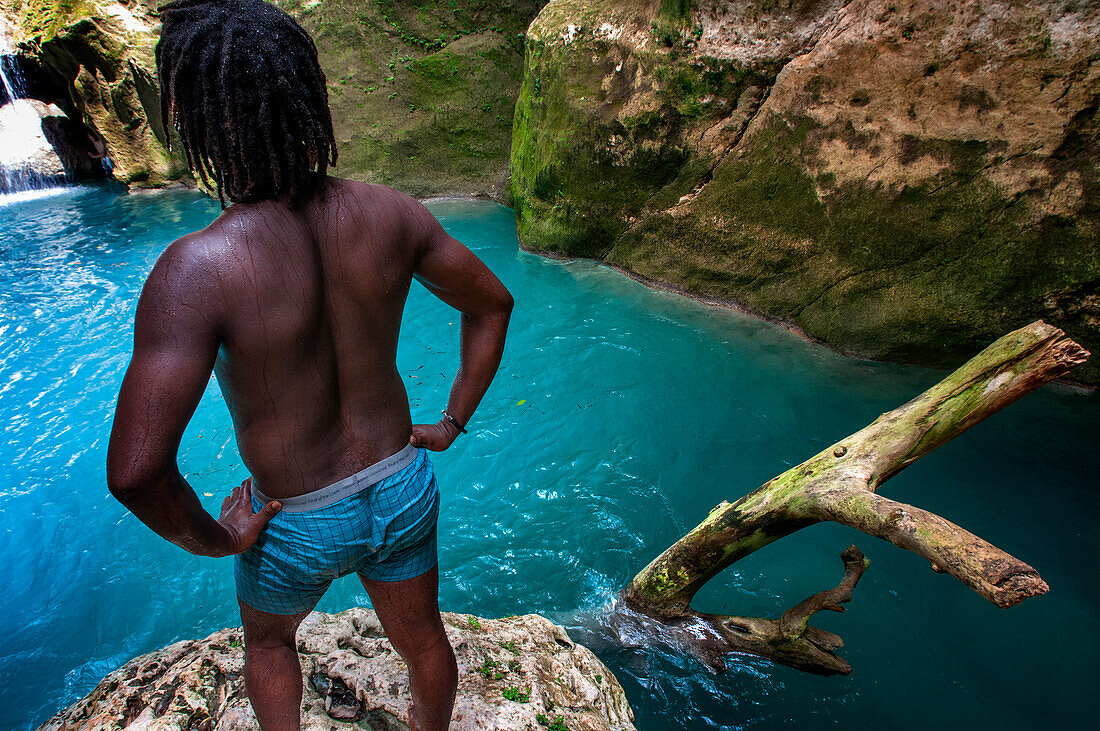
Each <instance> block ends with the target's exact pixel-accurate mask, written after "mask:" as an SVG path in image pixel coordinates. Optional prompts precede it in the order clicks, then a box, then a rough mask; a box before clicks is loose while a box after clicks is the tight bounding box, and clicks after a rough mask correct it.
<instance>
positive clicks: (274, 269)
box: [107, 178, 512, 729]
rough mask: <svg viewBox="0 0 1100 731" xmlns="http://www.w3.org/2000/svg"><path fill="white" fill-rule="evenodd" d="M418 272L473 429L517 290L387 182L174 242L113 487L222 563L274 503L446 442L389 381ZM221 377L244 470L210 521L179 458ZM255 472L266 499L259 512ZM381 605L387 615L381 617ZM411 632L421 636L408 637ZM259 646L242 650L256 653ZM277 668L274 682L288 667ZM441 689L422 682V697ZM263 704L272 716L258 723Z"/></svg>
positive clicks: (131, 378) (431, 723) (115, 456)
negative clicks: (443, 321) (455, 349)
mask: <svg viewBox="0 0 1100 731" xmlns="http://www.w3.org/2000/svg"><path fill="white" fill-rule="evenodd" d="M413 278H416V279H417V280H419V281H420V282H421V283H422V284H424V285H425V286H426V287H427V288H428V289H429V290H430V291H431V292H432V293H433V294H435V295H436V296H437V297H439V298H440V299H442V300H443V301H444V302H446V303H448V304H449V305H451V306H452V307H454V308H455V309H457V310H459V311H460V312H461V313H462V314H461V367H460V369H459V372H458V374H457V375H456V377H455V381H454V385H453V386H452V389H451V393H450V398H449V400H448V403H447V404H446V408H447V411H448V412H449V413H450V414H451V415H452V416H454V418H455V419H457V420H458V421H459V422H461V423H466V422H468V421H469V419H470V417H471V416H472V415H473V413H474V409H475V408H476V407H477V405H478V403H479V402H480V400H481V398H482V396H483V395H484V394H485V390H486V389H487V388H488V386H489V383H490V382H491V381H492V378H493V376H494V374H495V373H496V369H497V366H498V365H499V363H500V358H501V354H502V352H503V348H504V336H505V331H506V330H507V326H508V319H509V314H510V312H511V308H512V298H511V296H510V295H509V293H508V291H507V289H505V287H504V285H502V284H501V282H500V281H499V280H498V279H497V278H496V277H495V276H494V275H493V274H492V272H490V271H489V269H488V268H487V267H486V266H485V265H484V264H483V263H482V262H481V261H480V260H479V259H478V258H477V257H476V256H475V255H474V254H473V253H472V252H470V251H469V249H467V248H466V247H464V246H463V245H462V244H460V243H459V242H458V241H456V240H455V239H453V238H452V237H450V236H449V235H448V234H447V233H446V232H444V231H443V228H442V227H441V226H440V225H439V222H438V221H436V219H435V218H434V217H433V216H432V215H431V213H429V212H428V211H427V209H425V208H424V207H423V206H422V205H421V204H420V203H419V202H417V201H416V200H414V199H412V198H410V197H408V196H406V195H404V194H402V193H399V192H397V191H395V190H392V189H390V188H387V187H385V186H380V185H367V184H363V183H358V182H353V181H347V180H340V179H336V178H329V179H328V180H327V182H326V184H325V186H324V188H323V190H321V191H319V192H318V193H317V194H316V195H315V196H314V197H313V198H312V199H311V200H310V202H308V203H307V204H306V205H305V206H303V207H302V208H301V209H298V210H293V209H291V208H290V207H289V206H287V205H286V204H285V203H283V202H280V201H274V200H273V201H264V202H260V203H250V204H236V205H233V206H231V207H230V208H228V209H227V210H226V211H224V212H223V213H222V215H221V216H219V217H218V219H217V220H215V221H214V222H213V223H212V224H210V225H209V226H207V227H206V228H204V229H202V230H201V231H198V232H195V233H193V234H189V235H187V236H184V237H183V238H181V239H179V240H178V241H176V242H174V243H173V244H171V245H170V246H169V247H168V248H167V249H166V250H165V251H164V253H163V254H162V255H161V257H160V258H159V259H158V261H157V263H156V265H155V266H154V267H153V270H152V272H151V273H150V275H149V278H148V280H147V281H146V284H145V288H144V290H143V292H142V295H141V299H140V300H139V302H138V307H137V313H136V315H135V327H134V354H133V358H132V360H131V362H130V366H129V368H128V369H127V372H126V376H125V378H124V379H123V383H122V388H121V391H120V393H119V398H118V405H117V407H116V412H115V420H114V426H113V429H112V432H111V441H110V446H109V449H108V457H107V481H108V487H109V488H110V490H111V493H112V494H113V495H114V496H115V497H116V498H118V499H119V500H120V501H121V502H122V503H123V504H124V505H125V506H126V507H127V508H129V509H130V510H131V511H132V512H133V513H134V514H135V515H136V516H137V517H138V518H139V519H140V520H141V521H142V522H144V523H145V524H146V525H148V526H149V527H150V528H152V529H153V530H154V531H156V532H157V533H158V534H160V535H161V536H163V537H164V538H166V539H168V540H170V541H172V542H174V543H176V544H177V545H179V546H182V547H183V548H185V549H187V550H188V551H191V552H192V553H196V554H201V555H208V556H224V555H229V554H235V553H241V552H243V551H245V550H247V549H248V547H249V546H251V545H252V544H253V543H254V542H255V541H256V538H257V537H258V536H259V534H260V531H262V530H263V527H264V525H266V523H267V521H268V520H270V518H271V517H272V516H273V515H274V514H275V513H276V512H277V511H278V509H279V507H280V506H279V503H278V498H286V497H290V496H295V495H301V494H304V493H307V492H310V491H313V490H316V489H318V488H320V487H323V486H325V485H328V484H331V483H333V482H335V481H337V480H339V479H341V478H343V477H346V476H348V475H351V474H354V473H356V472H358V471H359V470H361V469H363V468H365V467H367V466H369V465H371V464H373V463H374V462H377V461H378V460H380V459H383V458H385V457H388V456H390V455H392V454H394V453H396V452H397V451H399V450H400V449H401V448H402V446H404V445H405V444H406V443H412V444H414V445H417V446H423V447H426V448H428V449H433V450H437V451H438V450H442V449H446V448H447V447H449V446H450V445H451V443H452V442H453V441H454V439H455V437H456V436H458V430H457V429H456V428H455V427H454V426H453V425H452V424H451V423H450V422H449V421H446V420H440V421H439V422H438V423H436V424H416V425H414V424H412V420H411V418H410V414H409V406H408V399H407V396H406V393H405V388H404V385H403V383H402V380H401V376H400V374H399V373H398V371H397V366H396V352H397V340H398V331H399V328H400V324H401V314H402V310H403V309H404V305H405V298H406V296H407V294H408V291H409V287H410V285H411V282H412V279H413ZM212 372H213V373H214V374H215V375H216V376H217V379H218V383H219V385H220V386H221V390H222V393H223V395H224V397H225V402H226V404H227V405H228V407H229V411H230V414H231V416H232V419H233V425H234V429H235V431H236V437H237V445H238V447H239V449H240V454H241V458H242V460H243V462H244V464H245V466H246V467H247V468H248V470H249V472H250V473H251V474H252V478H250V479H249V480H246V481H245V482H244V483H242V484H241V485H240V486H239V487H236V488H234V489H233V491H232V492H231V494H230V496H229V497H227V498H226V499H225V501H224V503H223V505H222V514H221V517H220V518H219V519H218V520H215V519H214V518H213V517H212V516H210V515H209V514H208V513H207V512H206V511H205V510H204V509H203V507H202V505H201V504H200V502H199V500H198V498H197V497H196V495H195V493H194V491H193V490H192V489H191V487H190V485H188V484H187V482H186V481H185V480H184V479H183V477H182V475H181V474H180V472H179V469H178V467H177V463H176V455H177V451H178V449H179V444H180V440H181V438H182V436H183V432H184V429H185V428H186V426H187V423H188V421H189V420H190V418H191V415H192V414H193V413H194V410H195V408H196V406H197V405H198V402H199V399H200V398H201V397H202V394H203V392H204V390H205V388H206V385H207V382H208V381H209V379H210V376H211V373H212ZM441 406H442V405H441ZM251 480H255V482H256V484H257V485H258V486H260V488H261V489H262V490H263V492H264V493H265V494H266V495H268V496H270V497H272V498H274V500H273V501H272V502H271V503H269V504H268V505H267V506H266V507H265V508H264V509H262V510H261V511H260V512H259V513H256V514H253V512H252V506H251V501H250V491H251V484H250V482H251ZM410 581H416V580H415V579H414V580H410ZM399 583H404V582H399ZM433 586H434V584H433ZM368 588H369V587H368ZM371 593H372V596H373V595H374V594H375V593H379V594H380V596H381V595H382V594H386V595H388V594H389V593H390V592H381V591H378V592H373V591H372V592H371ZM400 593H401V592H397V594H400ZM420 593H421V594H423V595H424V596H425V597H428V595H429V594H430V593H432V592H420ZM383 601H385V599H383ZM427 601H428V599H427V598H425V599H424V600H423V601H422V602H421V603H424V602H427ZM431 601H432V602H433V610H432V611H426V612H423V613H424V614H425V616H429V617H430V616H431V615H432V614H433V612H434V616H435V617H436V619H435V620H434V621H433V622H427V621H426V624H425V630H424V632H425V633H427V634H426V635H425V639H424V640H423V642H425V643H428V644H430V645H431V644H432V643H433V642H434V643H435V644H434V645H432V646H435V645H438V642H437V640H438V634H439V632H441V631H442V627H441V625H440V626H438V627H436V626H435V625H437V624H438V611H437V610H434V596H433V597H432V598H431ZM376 609H378V610H379V615H380V616H381V615H383V614H384V613H386V611H387V610H388V609H389V608H388V607H387V608H385V609H383V608H382V607H378V606H376ZM242 616H243V617H244V619H245V630H246V636H247V635H249V629H250V627H249V625H250V624H251V625H252V630H253V631H252V634H253V635H255V636H263V637H265V638H271V637H273V638H275V640H276V641H275V642H274V644H276V645H278V644H279V642H286V641H288V642H290V643H291V644H290V647H293V634H294V630H295V629H296V628H297V624H298V622H299V621H300V620H301V616H297V617H285V618H284V617H281V616H280V615H268V614H266V613H263V612H258V611H257V610H254V609H250V608H247V607H242ZM403 631H404V632H405V633H406V634H408V633H409V632H411V634H412V635H414V636H415V635H416V630H415V628H414V629H412V630H410V629H409V628H407V627H406V628H403ZM429 635H430V636H429ZM433 637H434V639H433ZM443 640H444V642H443V644H445V645H446V642H445V640H446V637H445V635H443ZM265 642H266V640H265ZM267 644H270V642H267ZM417 644H422V643H417ZM263 649H264V648H261V647H260V646H259V645H257V646H256V647H255V648H249V658H250V661H251V660H252V659H253V657H254V656H257V657H258V656H259V655H262V652H261V651H262V650H263ZM283 649H284V650H285V649H286V648H285V645H284V648H283ZM449 652H450V647H449V645H447V647H446V652H445V653H441V651H435V655H436V656H437V657H434V659H432V660H431V662H432V663H434V664H435V665H438V666H439V667H438V668H435V670H438V673H435V672H434V671H433V670H431V669H429V670H428V671H424V672H423V673H421V674H422V675H425V677H428V676H433V677H434V675H433V673H434V674H435V675H438V674H440V673H441V674H442V675H443V676H447V678H449V677H450V675H452V674H453V673H451V672H450V671H449V670H447V668H445V667H443V665H447V664H448V663H450V665H453V662H454V661H453V655H449ZM284 654H285V653H284ZM448 655H449V660H448V657H447V656H448ZM283 659H284V660H286V658H283ZM288 662H289V661H288ZM296 662H297V661H296V654H295V659H294V663H293V664H294V665H295V666H296ZM256 663H260V664H261V665H262V664H263V661H262V658H261V659H259V660H257V661H256ZM256 663H251V664H253V665H254V666H256ZM441 663H442V664H441ZM275 665H279V663H275ZM285 665H286V662H283V663H282V665H280V666H279V667H280V668H281V669H279V670H278V671H277V672H279V673H286V672H289V671H290V668H288V667H283V666H285ZM433 667H434V666H433ZM410 668H411V669H412V670H413V671H414V672H413V680H414V683H413V684H414V687H413V696H414V699H415V698H417V697H418V695H421V696H424V698H423V699H422V700H423V703H424V704H425V710H424V712H425V713H429V712H432V713H434V714H435V715H437V716H438V715H439V714H438V713H436V712H435V711H432V709H429V708H427V706H428V705H433V704H436V705H437V703H436V700H440V702H442V699H434V698H432V697H428V696H430V695H432V693H431V692H428V691H427V690H426V691H424V693H418V692H417V687H416V686H417V685H418V683H417V682H416V676H417V673H416V668H415V667H413V666H410ZM253 669H255V667H254V668H253ZM246 675H247V673H246ZM250 677H251V676H250ZM447 678H444V681H446V680H447ZM437 680H438V678H436V679H435V680H432V681H431V682H429V681H427V680H425V681H424V682H422V683H419V685H423V686H424V688H428V689H429V690H430V688H431V687H434V686H435V685H440V682H436V681H437ZM294 682H295V683H297V684H298V685H300V680H295V681H294ZM433 683H434V685H433ZM446 685H448V682H442V686H446ZM300 690H301V689H300V687H299V698H300ZM422 690H423V689H422ZM443 690H444V691H445V690H446V688H445V687H444V688H443ZM433 692H434V691H433ZM451 693H452V694H453V689H452V690H451ZM444 695H445V693H444ZM452 697H453V695H452ZM253 705H254V706H256V699H255V698H254V699H253ZM296 708H297V706H294V709H296ZM276 710H278V709H276ZM256 711H257V715H258V716H260V717H261V722H263V721H264V715H265V714H264V713H261V709H260V708H259V707H258V706H257V707H256ZM283 711H286V709H283ZM283 711H280V712H283ZM436 711H438V709H436ZM265 712H266V711H265ZM291 715H292V716H293V718H290V716H291ZM447 716H449V711H448V713H447ZM284 717H285V718H284ZM270 718H271V719H273V720H271V721H270V722H269V723H263V725H264V728H265V729H266V728H281V727H283V726H284V724H283V722H281V721H278V720H277V719H278V718H283V720H284V721H285V722H286V725H285V727H287V728H296V723H297V720H296V719H297V714H296V712H295V713H293V714H290V713H289V712H283V715H282V716H279V714H278V713H275V714H274V715H270ZM444 718H445V717H444ZM422 720H423V721H424V723H423V724H417V723H415V719H414V726H418V725H423V726H424V727H437V726H438V723H437V722H436V720H437V719H431V720H429V719H427V718H425V719H422ZM443 724H444V725H445V720H444V721H443ZM439 727H442V726H439Z"/></svg>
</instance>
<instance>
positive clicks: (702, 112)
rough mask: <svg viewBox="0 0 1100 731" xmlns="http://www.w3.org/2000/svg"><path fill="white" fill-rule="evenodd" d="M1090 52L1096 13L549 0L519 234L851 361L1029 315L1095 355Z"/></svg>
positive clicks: (1098, 76) (938, 360) (534, 36)
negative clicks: (786, 328)
mask: <svg viewBox="0 0 1100 731" xmlns="http://www.w3.org/2000/svg"><path fill="white" fill-rule="evenodd" d="M1098 57H1100V7H1098V6H1097V5H1096V4H1095V3H1081V2H1055V3H1049V2H1037V1H1036V2H1026V1H1018V2H958V3H952V4H944V3H939V2H933V1H931V0H927V1H925V0H912V1H910V2H897V1H896V0H895V1H894V2H889V1H888V0H882V1H879V0H850V1H847V2H846V1H844V0H804V1H801V2H799V1H797V0H794V1H786V2H784V1H782V0H780V1H778V2H759V1H757V2H718V1H716V0H698V1H697V2H687V1H686V0H683V1H679V2H677V1H676V0H664V1H663V2H659V1H657V0H654V1H652V2H644V1H633V2H627V1H623V0H620V1H615V2H612V1H611V0H604V1H603V2H581V1H580V0H554V2H551V3H550V4H549V5H547V6H546V8H544V10H543V11H542V13H541V14H540V15H539V17H538V18H537V19H536V20H535V22H534V23H533V24H532V26H531V28H530V31H529V34H528V46H527V62H526V63H527V67H526V71H525V76H524V84H523V88H522V92H521V96H520V100H519V102H518V104H517V112H516V125H515V130H514V140H513V149H512V167H513V194H514V204H515V207H516V209H517V215H518V217H519V230H520V234H521V238H522V239H523V241H524V243H525V245H527V246H529V247H531V248H534V249H542V250H549V251H553V252H558V253H562V254H567V255H579V256H588V257H593V258H598V259H603V260H605V261H607V262H609V263H613V264H616V265H619V266H622V267H624V268H626V269H628V270H630V271H633V272H636V273H638V274H640V275H642V276H643V277H646V278H649V279H652V280H655V281H658V282H664V283H669V284H672V285H676V286H679V287H683V288H685V289H687V290H689V291H691V292H693V293H696V294H700V295H704V296H708V297H714V298H720V299H724V300H730V301H733V302H735V303H737V304H739V305H741V306H743V307H745V308H747V309H749V310H750V311H753V312H755V313H757V314H761V315H764V316H766V317H770V318H773V319H777V320H780V321H783V322H786V323H789V324H791V325H793V326H794V327H796V328H798V329H801V330H802V331H803V332H805V333H806V334H808V335H809V336H810V337H813V338H817V339H820V340H823V341H825V342H827V343H829V344H831V345H833V346H835V347H837V348H839V349H841V350H843V351H846V352H849V353H852V354H857V355H863V356H869V357H875V358H884V359H890V360H903V361H910V362H914V361H915V362H923V363H930V364H942V365H946V364H949V363H952V362H955V361H957V360H958V359H959V358H960V357H963V356H964V355H965V354H967V353H968V352H972V351H973V349H974V348H976V347H978V346H980V345H981V344H982V343H984V342H988V341H989V340H992V339H994V338H995V337H997V336H999V335H1000V334H1003V333H1004V332H1005V331H1007V330H1010V329H1012V328H1014V327H1016V326H1018V325H1020V324H1022V323H1025V322H1027V321H1030V320H1032V319H1035V318H1037V317H1042V318H1045V319H1047V320H1049V321H1051V322H1053V323H1055V324H1057V325H1058V326H1059V327H1062V328H1064V329H1066V330H1067V332H1068V333H1069V334H1071V335H1072V336H1073V337H1075V338H1077V339H1078V340H1079V341H1080V342H1082V343H1083V344H1084V345H1085V346H1086V347H1089V348H1091V349H1093V350H1095V349H1096V348H1097V347H1098V346H1100V229H1098V226H1100V203H1098V200H1100V198H1098V193H1100V177H1098V173H1097V166H1098V159H1100V145H1098V142H1097V139H1098V136H1100V126H1098V122H1097V110H1098V107H1100V61H1098ZM1078 375H1079V376H1080V377H1082V378H1084V379H1085V380H1087V381H1091V382H1097V381H1100V366H1098V365H1096V364H1093V365H1090V366H1085V368H1084V369H1083V372H1082V373H1081V374H1078Z"/></svg>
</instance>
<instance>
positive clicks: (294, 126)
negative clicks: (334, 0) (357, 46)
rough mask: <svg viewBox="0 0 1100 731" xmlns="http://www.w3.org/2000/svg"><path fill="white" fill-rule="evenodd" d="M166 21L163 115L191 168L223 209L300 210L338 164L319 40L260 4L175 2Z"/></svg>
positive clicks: (243, 0)
mask: <svg viewBox="0 0 1100 731" xmlns="http://www.w3.org/2000/svg"><path fill="white" fill-rule="evenodd" d="M160 17H161V21H162V23H163V27H162V29H161V34H160V40H159V41H158V42H157V47H156V64H157V73H158V75H159V76H160V86H161V114H162V119H163V120H164V121H165V124H166V125H168V124H171V125H172V127H173V128H174V129H175V130H176V131H177V132H178V133H179V139H180V142H181V143H182V145H183V151H184V153H185V154H186V155H187V165H188V167H190V168H191V170H193V171H197V172H198V174H199V176H200V177H201V178H202V180H203V182H204V183H206V184H207V185H210V184H211V180H213V184H214V185H215V186H216V187H217V191H218V200H220V201H221V204H222V207H223V208H224V207H225V199H226V197H228V198H229V200H231V201H233V202H234V203H248V202H253V201H259V200H266V199H272V198H278V197H279V196H281V195H284V194H285V195H286V196H287V197H288V201H289V203H290V205H291V206H292V207H297V206H300V205H301V204H302V203H304V202H305V200H306V199H307V198H308V197H309V196H310V195H311V194H312V193H313V192H314V191H315V190H317V189H318V188H319V187H320V185H321V183H322V182H323V181H324V179H325V174H326V170H327V168H328V166H329V165H335V164H336V140H335V138H334V136H333V133H332V117H331V115H330V113H329V108H328V90H327V88H326V86H325V74H324V73H323V72H322V71H321V66H320V64H318V62H317V47H316V46H314V44H313V39H311V38H310V37H309V34H308V33H306V32H305V30H303V29H302V27H301V26H300V25H298V24H297V23H296V22H294V19H293V18H291V17H290V16H289V15H287V14H286V13H284V12H283V11H282V10H279V9H278V8H276V7H275V6H273V5H270V4H268V3H266V2H263V0H175V2H171V3H169V4H167V5H164V6H163V7H161V9H160ZM166 136H167V137H170V135H166Z"/></svg>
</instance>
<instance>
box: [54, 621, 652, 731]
mask: <svg viewBox="0 0 1100 731" xmlns="http://www.w3.org/2000/svg"><path fill="white" fill-rule="evenodd" d="M443 623H444V625H445V626H446V628H447V636H448V637H449V638H450V640H451V644H452V645H453V646H454V649H455V655H456V656H457V658H458V672H459V681H458V698H457V701H456V703H455V711H454V716H453V717H452V728H454V729H542V728H547V727H549V726H550V725H551V724H553V725H554V728H557V729H560V728H562V727H563V726H564V727H565V728H568V729H570V730H571V731H603V730H607V731H612V730H614V731H627V730H629V729H633V728H634V724H633V720H634V714H633V712H632V711H631V709H630V705H629V704H628V703H627V700H626V696H625V695H624V694H623V689H622V687H621V686H620V685H619V682H618V681H617V680H616V679H615V676H614V675H612V674H611V671H610V670H608V669H607V667H605V666H604V664H603V663H601V662H600V661H599V660H598V659H597V658H596V656H595V655H594V654H592V652H591V651H590V650H588V649H587V648H585V647H582V646H580V645H578V644H576V643H574V642H573V641H572V640H570V639H569V637H568V635H566V633H565V630H563V629H562V628H561V627H559V626H557V625H555V624H554V623H552V622H551V621H550V620H548V619H546V618H544V617H540V616H538V615H536V614H527V615H524V616H517V617H506V618H503V619H480V618H474V617H471V616H470V615H465V614H452V613H445V614H444V615H443ZM298 653H299V656H300V657H301V661H302V674H303V676H304V678H305V693H304V696H303V700H302V718H303V724H302V726H303V728H304V729H307V731H308V730H311V729H312V730H316V731H321V730H322V729H323V730H324V731H330V730H332V731H334V730H335V729H407V728H408V717H407V714H406V708H407V707H408V704H409V688H408V679H407V675H406V673H407V671H406V667H405V664H404V663H403V662H402V661H401V659H400V657H399V656H398V655H397V653H396V652H395V651H394V650H393V647H392V646H391V645H390V643H389V641H388V640H387V639H386V637H385V634H384V633H383V632H382V626H381V625H380V624H379V622H378V618H377V616H376V615H375V614H374V612H372V611H371V610H369V609H360V608H355V609H349V610H347V611H345V612H341V613H340V614H322V613H319V612H315V613H313V614H311V615H310V616H309V617H308V618H306V620H305V621H304V622H303V623H302V627H301V629H299V631H298ZM243 665H244V648H243V637H242V634H241V629H240V628H239V627H236V628H232V629H223V630H221V631H218V632H215V633H214V634H212V635H210V636H209V637H207V638H206V639H204V640H185V641H183V642H177V643H175V644H173V645H170V646H168V647H165V648H163V649H161V650H158V651H156V652H152V653H149V654H148V655H142V656H140V657H137V658H134V659H133V660H131V661H130V662H128V663H126V664H125V665H123V666H122V667H120V668H119V669H118V670H116V671H114V672H113V673H111V674H110V675H108V676H107V677H106V678H104V679H103V680H102V681H101V682H100V683H99V685H98V686H96V688H95V689H94V690H93V691H92V692H91V693H90V694H88V696H86V697H85V698H84V699H82V700H80V701H78V702H77V703H75V704H73V705H72V706H70V707H69V708H68V709H66V710H64V711H62V712H61V713H59V714H57V715H56V716H54V717H53V718H51V719H50V720H49V721H47V722H46V723H45V724H43V725H42V726H41V728H40V731H43V730H49V731H53V730H54V729H92V728H95V729H105V728H128V729H194V730H203V731H214V730H216V731H235V730H238V729H240V730H243V729H255V728H257V725H256V719H255V717H254V716H253V714H252V709H251V707H250V706H249V704H248V699H247V697H246V695H245V690H244V681H243V677H242V670H243ZM505 693H507V694H508V695H510V696H513V697H518V698H520V700H509V699H507V698H505ZM516 694H518V695H516ZM528 694H529V695H528ZM525 695H526V697H527V700H522V699H523V698H524V696H525ZM559 717H560V720H559Z"/></svg>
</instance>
